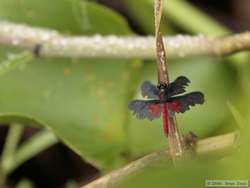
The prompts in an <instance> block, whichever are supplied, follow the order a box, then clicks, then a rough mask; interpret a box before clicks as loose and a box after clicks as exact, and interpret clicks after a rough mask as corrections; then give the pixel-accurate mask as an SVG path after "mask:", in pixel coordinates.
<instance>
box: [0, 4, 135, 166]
mask: <svg viewBox="0 0 250 188" xmlns="http://www.w3.org/2000/svg"><path fill="white" fill-rule="evenodd" d="M80 2H82V1H69V0H55V1H48V0H45V1H34V0H27V1H20V2H19V1H15V0H3V1H1V2H0V18H1V19H7V20H9V21H15V22H24V23H27V24H32V25H36V26H42V27H50V28H54V29H58V30H61V31H64V32H70V33H88V34H95V33H99V34H108V33H109V34H129V33H131V32H130V30H129V28H128V27H127V24H126V22H125V21H124V20H123V19H122V17H121V16H119V15H117V14H116V13H115V12H113V11H111V10H109V9H108V8H105V7H103V6H101V5H98V4H95V3H89V2H88V3H86V2H82V3H80ZM72 3H78V4H77V5H80V7H74V6H75V5H73V4H72ZM17 7H18V10H20V11H16V10H17ZM79 11H80V12H79ZM81 11H87V12H88V13H87V14H85V13H83V12H81ZM81 19H82V20H84V19H87V20H88V22H89V25H86V24H85V23H84V21H83V22H82V23H80V22H79V20H81ZM104 24H105V25H104ZM90 27H91V29H90ZM135 71H137V69H136V68H134V66H133V63H130V62H129V61H124V60H100V59H99V60H88V59H84V60H71V59H59V58H48V59H43V58H40V59H35V60H34V61H32V62H31V63H30V64H29V65H28V66H26V67H25V69H22V70H18V69H16V70H13V71H11V72H9V73H8V74H5V75H3V76H1V79H0V90H1V93H0V116H1V118H0V120H1V121H2V122H6V121H8V122H10V121H16V120H19V121H27V120H34V121H36V122H39V123H40V124H42V125H44V126H45V127H47V128H49V129H50V130H52V131H53V132H54V133H55V134H56V135H57V136H58V137H59V138H60V139H61V140H62V141H63V142H64V143H66V144H67V145H68V146H69V147H70V148H71V149H73V150H74V151H75V152H77V153H78V154H79V155H80V156H82V158H84V159H85V160H87V161H88V162H91V163H92V164H93V165H95V166H97V167H99V168H111V167H114V166H116V165H118V164H120V163H121V162H123V157H121V153H123V152H124V150H125V149H126V148H127V140H126V134H125V132H126V131H125V130H126V128H125V127H126V126H127V125H126V122H127V109H126V108H125V107H126V106H127V98H128V97H127V96H128V94H129V93H130V92H131V91H130V89H128V83H129V82H130V80H131V79H132V75H133V74H134V73H135Z"/></svg>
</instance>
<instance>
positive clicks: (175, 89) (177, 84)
mask: <svg viewBox="0 0 250 188" xmlns="http://www.w3.org/2000/svg"><path fill="white" fill-rule="evenodd" d="M189 83H190V81H189V79H188V78H187V77H185V76H179V77H178V78H176V80H175V81H173V82H171V83H170V84H169V85H168V87H167V89H166V95H167V96H168V97H171V96H174V95H178V94H181V93H184V92H185V91H186V90H185V87H186V86H188V84H189Z"/></svg>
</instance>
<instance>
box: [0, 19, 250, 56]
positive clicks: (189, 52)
mask: <svg viewBox="0 0 250 188" xmlns="http://www.w3.org/2000/svg"><path fill="white" fill-rule="evenodd" d="M24 33H25V34H24ZM163 41H164V44H165V46H166V51H167V53H168V54H167V57H168V58H176V57H178V58H183V57H189V56H201V55H209V56H222V55H229V54H233V53H236V52H239V51H249V50H250V32H245V33H240V34H235V35H231V36H223V37H204V36H201V35H199V36H187V35H177V36H174V37H168V38H165V37H164V39H163ZM37 44H42V47H41V49H40V55H41V56H42V57H71V58H124V59H134V58H144V59H154V58H155V40H154V37H152V36H149V37H138V36H132V37H118V36H106V37H103V36H92V37H85V36H67V35H63V34H60V33H59V32H57V31H55V30H47V29H41V28H36V27H31V26H27V25H21V24H14V23H9V22H1V21H0V45H2V46H11V47H18V48H22V49H29V50H33V49H34V47H35V46H37Z"/></svg>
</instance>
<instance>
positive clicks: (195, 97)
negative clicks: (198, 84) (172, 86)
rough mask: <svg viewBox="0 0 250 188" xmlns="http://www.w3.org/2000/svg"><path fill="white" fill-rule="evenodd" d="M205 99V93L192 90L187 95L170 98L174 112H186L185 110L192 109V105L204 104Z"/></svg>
mask: <svg viewBox="0 0 250 188" xmlns="http://www.w3.org/2000/svg"><path fill="white" fill-rule="evenodd" d="M204 101H205V99H204V95H203V93H201V92H192V93H188V94H186V95H182V96H178V97H172V98H170V101H169V102H170V109H171V110H172V111H173V112H178V113H179V112H181V113H184V112H185V111H187V110H189V109H190V106H194V105H196V104H203V103H204Z"/></svg>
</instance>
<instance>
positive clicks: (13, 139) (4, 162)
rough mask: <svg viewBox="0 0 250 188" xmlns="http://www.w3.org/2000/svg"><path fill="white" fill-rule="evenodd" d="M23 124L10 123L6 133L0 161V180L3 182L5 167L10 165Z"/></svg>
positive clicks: (5, 174)
mask: <svg viewBox="0 0 250 188" xmlns="http://www.w3.org/2000/svg"><path fill="white" fill-rule="evenodd" d="M22 132H23V126H22V125H20V124H13V125H10V127H9V131H8V135H7V138H6V141H5V144H4V147H3V152H2V156H1V161H0V167H1V168H0V171H1V174H0V176H1V182H2V183H4V181H5V178H6V176H7V175H8V173H7V169H8V168H9V166H10V165H11V163H12V162H13V159H14V154H15V151H16V148H17V145H18V142H19V140H20V138H21V136H22Z"/></svg>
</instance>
